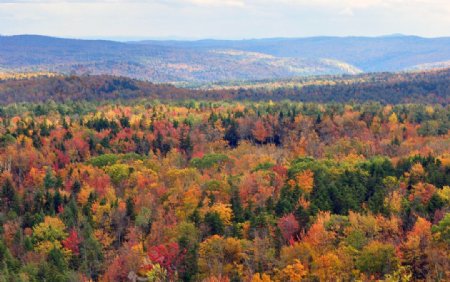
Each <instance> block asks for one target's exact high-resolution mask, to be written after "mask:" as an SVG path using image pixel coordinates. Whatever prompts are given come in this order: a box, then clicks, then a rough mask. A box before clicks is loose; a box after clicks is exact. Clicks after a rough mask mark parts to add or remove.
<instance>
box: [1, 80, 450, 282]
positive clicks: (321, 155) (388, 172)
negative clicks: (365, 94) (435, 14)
mask: <svg viewBox="0 0 450 282" xmlns="http://www.w3.org/2000/svg"><path fill="white" fill-rule="evenodd" d="M438 74H439V75H441V76H442V77H441V78H439V75H437V76H433V77H436V81H441V82H442V81H444V79H443V74H442V73H440V72H438ZM399 76H401V75H399ZM418 76H421V75H418ZM417 79H419V78H417ZM447 79H448V77H447ZM114 81H117V82H118V83H117V85H116V84H114ZM44 82H46V83H47V84H46V83H44ZM394 83H395V82H394ZM431 83H432V84H433V85H434V83H435V82H431ZM141 84H142V85H144V86H148V87H150V86H151V87H155V90H153V92H151V93H153V94H152V95H155V97H158V98H161V96H160V95H167V92H169V93H171V94H170V95H173V97H184V96H183V95H186V97H189V98H193V97H192V96H189V95H191V94H192V93H195V95H198V94H201V95H200V96H199V97H205V96H204V95H210V94H211V95H212V93H228V92H226V91H224V92H221V91H218V92H214V91H212V92H201V91H195V92H194V91H191V90H186V89H177V88H173V87H171V86H159V85H151V84H148V83H144V82H139V81H135V80H127V79H122V78H112V77H83V78H78V77H52V78H32V79H30V80H22V79H19V80H15V81H13V80H8V81H6V82H2V83H1V84H0V85H1V86H0V87H1V88H2V90H1V91H2V93H10V94H9V96H2V99H3V102H4V103H5V102H8V101H10V100H8V99H11V100H13V101H15V100H14V99H18V100H20V101H43V100H47V99H48V98H51V99H52V100H54V101H62V100H74V101H72V102H66V103H55V102H54V101H50V102H44V103H31V104H11V105H4V106H1V107H0V123H1V126H0V201H1V202H0V203H1V204H0V281H88V280H90V279H92V280H95V281H97V280H98V281H127V280H133V279H139V281H211V282H212V281H252V282H259V281H265V282H269V281H302V280H304V281H334V280H336V279H341V280H343V281H355V280H358V281H376V280H385V281H421V280H429V281H448V280H449V279H450V272H449V271H450V265H449V259H448V258H449V255H450V250H449V248H450V233H449V230H450V136H449V129H450V108H449V106H448V105H447V106H446V105H424V104H408V105H406V104H398V105H390V104H387V105H384V104H381V103H379V102H370V103H328V104H319V103H301V102H238V101H231V100H230V101H228V102H224V101H211V100H210V101H206V100H190V101H181V100H180V101H173V102H170V101H163V102H158V101H156V100H154V99H140V100H137V101H136V100H127V101H122V102H120V103H119V102H115V101H113V102H108V101H100V102H98V101H92V100H102V99H107V98H119V97H118V96H117V95H118V93H124V94H123V95H124V96H123V97H122V96H121V97H120V98H123V99H125V98H126V97H127V95H131V96H133V95H136V97H139V98H143V97H147V95H149V92H146V91H144V90H143V89H144V88H143V87H144V86H141ZM11 85H14V86H15V87H17V88H16V90H15V89H11V88H9V87H11ZM93 85H96V87H93ZM400 85H406V83H400ZM412 85H413V84H412ZM447 85H448V81H447ZM33 87H34V89H35V90H36V91H35V92H33V93H31V92H26V91H23V89H32V88H33ZM46 87H47V88H46ZM136 87H137V88H138V89H135V88H136ZM317 87H320V86H317ZM327 87H328V86H327ZM341 87H344V86H341ZM402 87H409V86H408V85H406V86H402ZM8 88H9V89H8ZM17 89H21V90H20V91H19V90H17ZM49 89H50V90H52V91H53V90H55V89H57V90H58V91H54V92H47V91H48V90H49ZM374 89H377V88H374ZM379 89H380V93H381V92H382V91H383V89H386V87H382V86H379ZM403 89H404V88H403ZM419 89H425V88H419ZM436 89H441V88H439V87H437V88H430V89H428V91H429V92H427V94H426V95H424V96H418V97H422V98H423V99H425V97H428V96H427V95H428V93H431V92H433V93H435V91H436ZM72 91H73V92H72ZM127 91H129V92H127ZM158 91H161V94H158ZM177 91H179V92H177ZM243 91H244V92H245V91H246V90H243ZM446 91H448V88H447V90H446ZM69 92H70V93H72V94H71V95H72V96H69V97H70V98H69V97H66V98H65V99H64V95H65V94H66V93H69ZM414 92H415V93H418V92H416V91H414ZM13 93H15V94H14V95H13ZM111 93H114V94H111ZM129 93H134V94H129ZM139 93H141V94H139ZM179 93H180V94H179ZM233 93H236V92H233ZM237 93H238V92H237ZM247 93H251V92H247ZM252 93H253V92H252ZM436 93H439V92H436ZM445 93H447V94H445ZM445 93H442V92H441V94H440V96H439V94H436V95H437V96H436V97H441V98H443V99H444V100H443V101H448V92H445ZM63 94H64V95H63ZM177 95H179V96H177ZM202 95H203V96H202ZM214 95H219V94H214ZM220 95H222V96H217V99H218V98H219V97H230V96H231V94H220ZM226 95H230V96H226ZM336 95H338V96H337V97H339V95H340V94H339V93H337V94H336ZM342 95H343V96H341V98H340V99H344V98H345V97H346V96H345V95H344V94H342ZM402 95H403V96H402ZM398 96H399V97H402V98H398V99H399V101H402V99H406V97H407V96H408V95H406V94H402V93H401V92H399V94H398ZM133 97H134V96H133ZM77 99H88V100H91V101H88V102H86V101H75V100H77ZM446 99H447V100H446ZM382 101H383V102H384V100H382Z"/></svg>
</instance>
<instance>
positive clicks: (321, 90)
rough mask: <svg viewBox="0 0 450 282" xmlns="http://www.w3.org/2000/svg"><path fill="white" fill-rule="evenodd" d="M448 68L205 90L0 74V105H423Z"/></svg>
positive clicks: (442, 85) (436, 99) (443, 99)
mask: <svg viewBox="0 0 450 282" xmlns="http://www.w3.org/2000/svg"><path fill="white" fill-rule="evenodd" d="M449 77H450V69H445V70H436V71H428V72H413V73H379V74H363V75H357V76H325V77H313V78H304V79H294V80H284V81H283V80H282V81H255V82H246V83H243V84H241V85H237V86H235V85H232V84H231V85H230V84H221V85H219V84H216V85H210V86H206V88H205V90H196V89H185V88H176V87H174V86H171V85H168V84H153V83H149V82H145V81H140V80H135V79H130V78H126V77H114V76H106V75H103V76H60V75H55V74H39V73H38V74H33V73H32V74H30V75H28V76H27V75H25V74H17V75H16V77H14V75H7V76H5V77H4V78H3V79H2V76H1V75H0V103H3V104H8V103H17V102H43V101H49V100H52V101H55V102H64V101H77V100H88V101H102V100H103V101H104V100H111V99H116V100H117V99H120V100H131V99H142V98H152V99H162V100H183V99H208V100H216V101H217V100H224V99H233V100H252V101H263V100H273V101H282V100H292V101H303V102H323V103H330V102H351V101H354V102H366V101H376V102H381V103H391V104H397V103H425V104H435V103H439V104H443V105H446V104H448V103H449V102H450V79H449Z"/></svg>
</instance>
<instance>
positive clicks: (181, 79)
mask: <svg viewBox="0 0 450 282" xmlns="http://www.w3.org/2000/svg"><path fill="white" fill-rule="evenodd" d="M448 66H450V37H442V38H422V37H416V36H403V35H393V36H384V37H311V38H272V39H252V40H200V41H157V40H147V41H137V42H115V41H107V40H77V39H63V38H53V37H46V36H37V35H17V36H0V72H1V71H3V72H8V71H12V72H17V71H21V72H23V71H33V72H35V71H47V72H56V73H64V74H69V73H74V74H111V75H121V76H128V77H132V78H137V79H143V80H149V81H153V82H172V83H210V82H217V81H246V80H262V79H286V78H292V77H299V76H300V77H301V76H310V75H329V74H331V75H339V74H357V73H362V72H381V71H390V72H396V71H405V70H423V69H431V68H441V67H448Z"/></svg>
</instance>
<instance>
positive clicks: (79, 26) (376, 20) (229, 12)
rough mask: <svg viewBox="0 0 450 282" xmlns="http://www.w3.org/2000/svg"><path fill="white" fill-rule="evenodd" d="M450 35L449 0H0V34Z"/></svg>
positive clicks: (197, 37)
mask: <svg viewBox="0 0 450 282" xmlns="http://www.w3.org/2000/svg"><path fill="white" fill-rule="evenodd" d="M393 33H402V34H414V35H420V36H427V37H436V36H449V35H450V0H124V1H119V0H90V1H88V0H65V1H62V0H47V1H33V0H0V34H3V35H12V34H45V35H53V36H61V37H82V38H86V37H89V38H95V37H98V38H118V37H126V38H179V39H181V38H183V39H200V38H224V39H242V38H264V37H305V36H316V35H337V36H346V35H366V36H377V35H385V34H393Z"/></svg>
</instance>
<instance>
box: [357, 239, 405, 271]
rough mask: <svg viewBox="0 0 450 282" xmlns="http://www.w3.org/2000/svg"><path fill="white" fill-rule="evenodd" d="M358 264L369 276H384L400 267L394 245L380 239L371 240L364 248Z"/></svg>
mask: <svg viewBox="0 0 450 282" xmlns="http://www.w3.org/2000/svg"><path fill="white" fill-rule="evenodd" d="M356 266H357V267H358V269H359V270H360V271H361V272H363V273H366V274H367V275H369V276H370V275H374V276H375V277H383V276H384V275H385V274H389V273H392V272H393V271H395V270H396V269H397V267H398V259H397V257H396V255H395V249H394V246H392V245H391V244H385V243H381V242H378V241H372V242H370V243H369V244H368V245H367V246H365V247H364V248H363V249H362V251H361V254H360V256H359V257H358V259H357V260H356Z"/></svg>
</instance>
